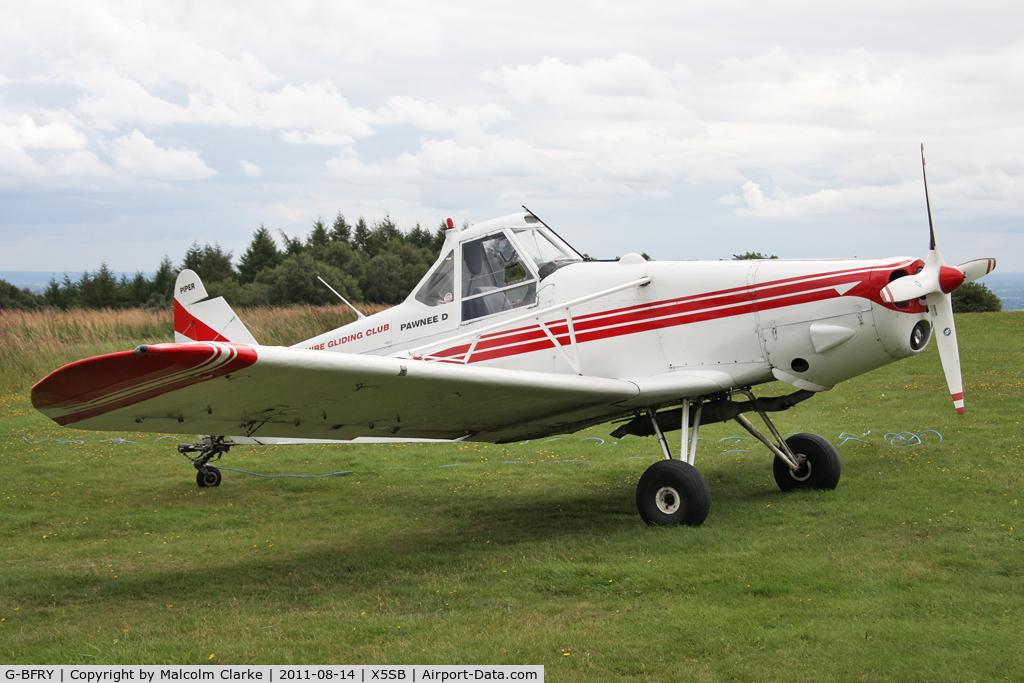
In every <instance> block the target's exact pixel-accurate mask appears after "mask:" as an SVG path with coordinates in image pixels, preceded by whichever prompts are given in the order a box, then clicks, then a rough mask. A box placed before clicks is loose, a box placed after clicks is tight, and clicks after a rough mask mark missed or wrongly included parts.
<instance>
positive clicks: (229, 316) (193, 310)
mask: <svg viewBox="0 0 1024 683" xmlns="http://www.w3.org/2000/svg"><path fill="white" fill-rule="evenodd" d="M208 296H209V295H208V294H207V293H206V287H204V286H203V281H202V280H200V279H199V276H198V275H196V274H195V273H194V272H193V271H191V270H188V269H185V270H183V271H181V272H180V273H178V279H177V280H175V282H174V341H176V342H178V343H183V342H190V341H219V342H238V343H241V344H252V345H254V346H257V345H258V342H257V341H256V339H255V338H253V336H252V334H250V333H249V330H248V329H247V328H246V327H245V324H243V323H242V321H241V320H239V318H238V316H237V315H235V312H234V311H233V310H231V306H229V305H228V302H227V301H224V297H222V296H219V297H217V298H216V299H210V300H209V301H204V299H206V298H207V297H208Z"/></svg>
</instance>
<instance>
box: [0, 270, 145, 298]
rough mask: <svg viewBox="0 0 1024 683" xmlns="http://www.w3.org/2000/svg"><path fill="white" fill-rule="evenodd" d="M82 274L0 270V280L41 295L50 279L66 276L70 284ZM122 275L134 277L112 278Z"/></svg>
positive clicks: (118, 274)
mask: <svg viewBox="0 0 1024 683" xmlns="http://www.w3.org/2000/svg"><path fill="white" fill-rule="evenodd" d="M82 272H84V271H78V272H74V273H65V272H64V271H63V270H62V271H59V272H55V271H50V270H45V271H44V270H0V280H7V281H8V282H10V283H11V284H12V285H14V286H15V287H17V288H18V289H26V288H27V289H28V290H29V291H30V292H34V293H35V294H42V293H43V292H44V291H46V285H48V284H50V279H51V278H56V279H57V282H62V281H63V280H64V276H65V275H67V276H68V277H70V278H71V281H72V282H78V280H79V278H81V277H82ZM89 272H92V271H89ZM122 275H127V276H128V279H129V280H131V279H132V278H133V277H135V271H132V272H131V273H121V272H115V273H114V277H116V278H117V279H118V280H120V279H121V276H122ZM143 275H145V276H146V277H147V278H152V277H153V273H143Z"/></svg>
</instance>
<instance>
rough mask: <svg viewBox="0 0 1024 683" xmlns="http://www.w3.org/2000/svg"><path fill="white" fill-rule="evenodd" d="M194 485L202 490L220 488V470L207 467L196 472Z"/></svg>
mask: <svg viewBox="0 0 1024 683" xmlns="http://www.w3.org/2000/svg"><path fill="white" fill-rule="evenodd" d="M204 470H205V471H204ZM196 483H197V484H199V486H200V487H201V488H204V489H207V488H211V487H214V486H220V470H218V469H217V468H216V467H210V466H209V465H207V466H206V467H204V468H203V469H202V470H199V471H198V472H196Z"/></svg>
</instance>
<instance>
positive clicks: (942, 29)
mask: <svg viewBox="0 0 1024 683" xmlns="http://www.w3.org/2000/svg"><path fill="white" fill-rule="evenodd" d="M1022 26H1024V4H1022V3H1020V2H1019V1H1017V0H1014V1H1012V2H1010V1H1007V2H971V3H966V2H958V3H950V2H943V1H942V0H930V1H928V2H924V1H921V2H900V1H899V0H895V1H893V0H886V1H882V2H879V1H876V0H858V1H857V2H846V1H844V0H839V1H837V2H829V3H822V2H819V1H817V0H815V1H814V2H811V1H803V0H780V1H779V2H773V3H764V2H734V1H730V0H714V1H711V0H708V1H704V0H701V1H687V0H672V1H670V2H643V1H642V0H641V1H634V2H630V3H625V2H622V1H621V0H617V1H615V2H605V1H595V2H585V3H584V2H558V1H557V0H556V1H552V0H546V1H545V2H537V1H535V0H516V1H515V2H505V1H503V0H496V1H492V2H488V3H468V2H453V1H450V0H431V2H427V3H424V2H421V1H417V2H413V1H405V0H398V1H386V0H385V1H382V0H373V1H372V2H364V1H362V0H352V1H344V0H340V1H338V0H335V1H330V2H326V1H319V0H291V1H290V2H286V3H282V2H277V1H275V2H268V1H265V0H245V1H244V2H243V1H241V0H239V1H235V2H216V1H210V0H205V1H203V2H192V1H187V0H176V1H175V2H162V1H159V0H144V1H133V0H124V1H121V2H114V1H107V0H74V1H73V2H66V1H63V0H54V1H48V0H42V1H41V2H37V3H3V4H0V270H2V271H9V270H34V271H48V270H52V271H54V272H62V271H68V272H82V271H84V270H90V271H94V270H96V269H98V268H99V266H100V264H101V263H106V264H107V266H108V267H109V268H110V269H111V270H114V271H128V272H133V271H136V270H139V271H143V272H152V271H155V270H156V268H157V266H158V264H159V262H160V260H161V259H162V258H163V257H164V256H169V257H170V258H171V260H172V261H173V262H175V263H176V264H178V263H180V262H181V260H182V259H183V257H184V254H185V251H186V250H187V249H188V247H189V246H190V245H191V244H192V243H193V242H195V241H198V242H199V243H200V244H202V243H205V242H209V243H217V244H219V245H220V246H221V247H222V248H224V249H225V250H231V251H232V252H233V253H234V255H235V257H236V261H237V257H238V256H240V255H241V254H242V253H243V252H244V250H245V248H246V246H247V245H248V243H249V241H250V240H251V239H252V234H253V232H254V231H255V230H256V229H258V228H259V227H260V226H261V225H263V226H265V227H267V228H269V229H270V230H271V231H272V232H273V233H274V234H275V235H278V234H280V233H281V232H284V233H286V234H288V235H292V236H296V235H298V236H304V235H305V234H306V233H308V231H309V229H310V227H311V225H312V223H313V222H314V221H315V220H317V219H318V218H323V219H324V220H325V221H327V222H331V221H333V220H334V217H335V216H336V215H337V213H338V212H339V211H340V212H342V213H343V214H344V215H345V217H346V218H347V219H348V220H349V221H354V220H355V219H356V218H358V217H359V216H365V217H366V218H367V220H374V219H381V218H383V217H384V216H390V217H391V218H392V219H393V220H395V221H396V222H397V223H398V224H399V226H400V227H402V228H403V229H406V230H408V229H409V228H411V227H412V226H413V225H415V224H416V223H419V224H421V225H422V226H424V227H428V228H431V229H433V228H435V227H436V226H437V225H438V224H440V223H441V222H442V221H443V220H444V219H446V218H448V217H451V218H453V219H454V220H455V222H456V223H458V224H461V223H463V222H464V221H470V222H473V223H476V222H480V221H484V220H488V219H490V218H495V217H498V216H502V215H506V214H510V213H515V212H518V211H521V206H522V205H526V206H528V207H529V208H530V209H531V210H532V211H534V212H535V213H536V214H537V215H539V216H540V217H541V218H542V219H543V220H544V221H545V222H546V223H547V224H549V225H551V226H552V227H554V228H555V230H556V231H558V232H559V234H561V235H562V236H563V237H564V238H565V239H566V240H567V241H569V242H570V243H571V244H573V246H575V247H576V248H577V249H578V250H579V251H581V252H586V253H588V254H590V255H592V256H594V257H597V258H613V257H615V256H620V255H622V254H625V253H628V252H638V253H639V252H646V253H648V254H650V255H651V256H652V257H653V258H656V259H721V258H730V257H731V256H732V255H733V254H738V253H744V252H747V251H760V252H762V253H765V254H775V255H778V256H780V257H782V258H824V257H829V258H831V257H847V256H895V255H901V256H902V255H906V256H920V257H924V255H925V253H926V252H927V248H928V232H927V230H928V216H927V212H926V208H925V195H924V186H923V182H922V173H921V158H920V145H921V144H922V143H923V144H924V145H925V152H926V156H927V170H928V183H929V192H930V196H931V206H932V214H933V218H934V223H935V229H936V236H937V239H938V244H939V247H940V249H941V251H942V254H943V257H944V258H945V260H946V261H947V262H949V263H953V264H956V263H962V262H964V261H967V260H970V259H974V258H981V257H988V256H994V257H996V258H997V259H998V261H999V270H1000V271H1003V272H1015V271H1024V116H1022V114H1024V31H1022V30H1021V27H1022Z"/></svg>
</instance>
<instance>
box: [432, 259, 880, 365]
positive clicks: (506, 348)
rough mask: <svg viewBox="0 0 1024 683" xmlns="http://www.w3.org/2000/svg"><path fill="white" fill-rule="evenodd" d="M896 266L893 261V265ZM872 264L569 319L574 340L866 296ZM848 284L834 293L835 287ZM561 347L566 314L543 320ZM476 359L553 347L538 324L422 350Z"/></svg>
mask: <svg viewBox="0 0 1024 683" xmlns="http://www.w3.org/2000/svg"><path fill="white" fill-rule="evenodd" d="M894 267H898V266H894ZM872 268H873V266H865V267H863V268H856V269H853V270H845V271H833V272H828V273H819V274H815V275H801V276H796V277H791V278H785V279H782V280H774V281H771V282H765V283H757V284H754V285H750V286H742V287H733V288H729V289H723V290H720V291H716V292H706V293H702V294H697V295H691V296H686V297H680V298H678V299H669V300H666V301H658V302H653V303H648V304H640V305H635V306H629V307H625V308H617V309H613V310H609V311H599V312H596V313H588V314H585V315H581V316H579V317H573V318H572V328H573V331H574V333H575V337H576V341H577V342H579V343H583V342H589V341H597V340H601V339H609V338H613V337H619V336H624V335H628V334H637V333H640V332H646V331H650V330H656V329H664V328H668V327H676V326H679V325H688V324H691V323H697V322H706V321H710V320H718V319H722V318H728V317H733V316H738V315H745V314H749V313H754V312H756V311H759V310H770V309H775V308H781V307H784V306H794V305H799V304H805V303H812V302H816V301H825V300H827V299H833V298H838V297H840V296H859V297H863V298H872V297H871V292H870V286H869V282H868V281H869V279H870V275H871V271H872ZM843 285H853V286H852V287H851V288H849V289H848V290H847V291H845V292H843V293H840V291H839V290H838V289H836V288H837V287H842V286H843ZM545 325H546V326H547V327H548V329H549V331H550V332H551V334H552V335H554V336H555V338H556V339H557V341H558V343H559V344H560V345H562V346H568V345H570V344H571V343H572V340H571V338H570V335H569V321H568V319H567V318H562V319H560V320H554V321H551V322H549V323H545ZM471 348H472V353H471V355H470V358H469V362H471V363H477V362H481V361H486V360H494V359H497V358H504V357H508V356H514V355H519V354H523V353H529V352H532V351H540V350H544V349H552V348H555V345H554V343H553V342H552V340H551V338H550V337H548V336H547V334H545V332H544V330H543V329H541V328H540V326H539V325H533V326H527V327H519V328H515V329H512V330H507V331H502V332H495V333H491V334H485V335H483V336H482V337H481V338H480V340H479V341H478V342H477V343H476V346H473V345H472V344H460V345H458V346H454V347H450V348H448V349H443V350H441V351H437V352H435V353H431V354H428V357H431V358H439V359H442V358H443V359H446V360H453V361H458V362H463V361H464V359H465V355H466V354H467V353H470V349H471Z"/></svg>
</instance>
